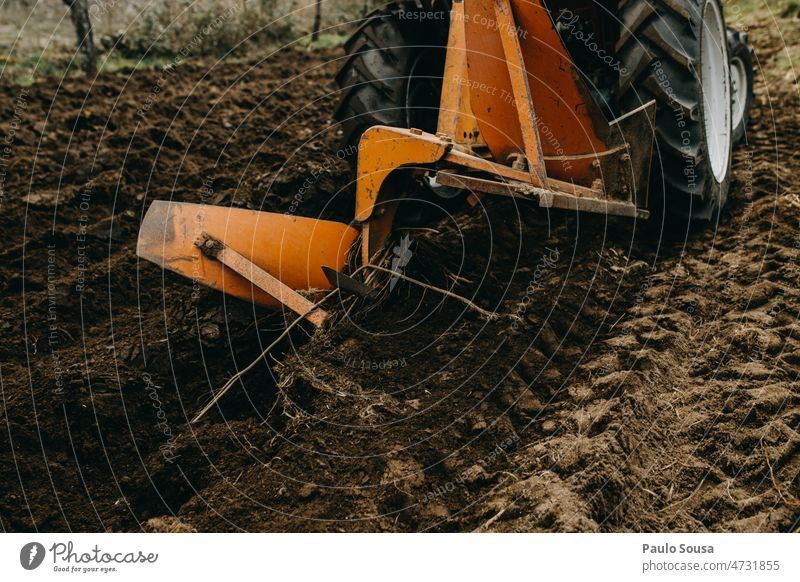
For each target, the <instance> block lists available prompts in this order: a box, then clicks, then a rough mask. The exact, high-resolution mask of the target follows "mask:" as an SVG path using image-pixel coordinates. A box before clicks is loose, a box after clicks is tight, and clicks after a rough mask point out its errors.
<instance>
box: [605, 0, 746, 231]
mask: <svg viewBox="0 0 800 582" xmlns="http://www.w3.org/2000/svg"><path fill="white" fill-rule="evenodd" d="M712 2H713V3H715V4H716V5H717V7H718V8H719V10H720V13H721V7H720V6H719V0H622V2H621V3H620V8H619V11H620V19H621V21H622V22H623V26H622V31H621V34H620V39H619V42H618V44H617V58H618V59H619V60H620V62H621V63H622V66H623V67H624V69H625V70H626V71H627V73H628V74H627V75H620V80H619V84H618V87H617V91H616V92H617V101H618V105H619V107H620V109H621V111H622V112H623V113H624V112H628V111H631V110H633V109H635V108H636V107H639V106H641V105H642V104H644V103H647V102H648V101H650V100H651V99H655V100H656V103H657V112H656V127H655V131H656V147H655V152H654V156H653V161H652V164H651V180H650V206H651V208H652V209H654V210H656V211H659V210H660V211H662V212H663V214H664V215H665V216H666V218H667V219H668V222H670V223H677V224H680V225H684V224H685V223H686V222H689V223H690V224H693V225H700V226H708V225H710V224H711V225H713V224H716V222H717V220H718V218H719V214H720V211H721V210H722V208H723V207H724V206H725V203H726V201H727V197H728V190H729V187H730V178H731V168H730V159H731V155H730V154H731V152H730V151H728V155H727V167H725V168H724V169H723V170H724V171H723V172H722V173H721V176H720V178H721V179H717V177H715V176H714V172H713V170H712V167H711V162H710V159H709V155H708V142H707V136H706V129H705V123H704V115H705V112H704V104H703V92H702V87H701V82H700V71H701V56H702V52H701V42H705V41H706V39H704V38H703V36H702V34H701V28H702V27H701V23H702V21H703V20H702V19H703V13H704V12H703V11H704V10H706V9H711V3H712ZM723 27H724V21H723ZM722 30H723V31H724V30H725V29H724V28H723V29H722ZM723 34H724V33H723ZM727 72H728V73H729V71H727ZM729 111H730V110H729ZM728 122H730V115H728ZM728 130H729V131H730V128H728Z"/></svg>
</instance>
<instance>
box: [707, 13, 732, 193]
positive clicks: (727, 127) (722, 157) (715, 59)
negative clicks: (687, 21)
mask: <svg viewBox="0 0 800 582" xmlns="http://www.w3.org/2000/svg"><path fill="white" fill-rule="evenodd" d="M700 84H701V85H702V91H703V125H704V129H705V134H706V143H707V147H708V158H709V162H710V164H711V171H712V172H713V174H714V178H716V180H717V182H722V181H723V180H724V179H725V174H726V173H727V171H728V165H729V162H730V153H731V67H730V65H729V64H728V41H727V37H726V34H725V23H724V21H723V19H722V12H721V10H720V7H719V4H718V3H717V2H715V1H713V0H706V3H705V6H704V7H703V23H702V30H701V31H700Z"/></svg>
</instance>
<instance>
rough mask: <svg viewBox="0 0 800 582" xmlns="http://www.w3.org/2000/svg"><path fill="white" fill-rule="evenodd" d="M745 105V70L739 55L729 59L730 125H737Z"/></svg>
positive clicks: (742, 115)
mask: <svg viewBox="0 0 800 582" xmlns="http://www.w3.org/2000/svg"><path fill="white" fill-rule="evenodd" d="M746 105H747V70H746V69H745V63H744V61H743V60H742V59H740V58H739V57H735V58H733V59H731V125H732V126H733V127H739V125H740V124H741V123H742V118H744V108H745V106H746Z"/></svg>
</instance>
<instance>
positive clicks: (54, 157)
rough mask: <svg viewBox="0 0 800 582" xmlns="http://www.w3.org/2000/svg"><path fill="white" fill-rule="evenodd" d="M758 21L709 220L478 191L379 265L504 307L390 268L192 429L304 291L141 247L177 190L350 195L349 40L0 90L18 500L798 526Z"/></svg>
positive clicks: (407, 523) (780, 162)
mask: <svg viewBox="0 0 800 582" xmlns="http://www.w3.org/2000/svg"><path fill="white" fill-rule="evenodd" d="M750 38H751V41H752V42H753V43H754V45H755V49H756V53H757V55H759V58H760V59H761V60H760V65H761V67H762V68H759V72H758V79H757V88H756V102H755V104H754V110H753V122H752V125H751V126H750V127H749V128H748V134H747V140H746V143H744V144H742V145H740V146H739V148H738V149H737V152H736V154H735V161H734V167H735V176H736V178H735V181H734V184H733V186H732V189H731V196H730V204H729V208H728V210H727V211H726V212H725V214H724V215H723V218H722V222H721V224H720V225H719V227H718V228H717V229H716V230H709V231H704V232H692V233H689V234H687V235H686V236H683V237H681V236H678V237H676V236H675V235H674V233H672V234H670V236H665V235H664V233H663V232H662V229H661V226H660V225H659V224H658V223H657V222H643V221H639V222H637V223H635V224H634V223H632V222H629V221H626V220H612V219H608V218H605V217H602V216H587V215H580V216H575V215H572V214H569V213H563V212H551V213H547V212H545V211H543V210H540V209H537V208H534V207H528V206H524V205H517V204H515V203H514V202H513V201H510V200H504V199H495V200H490V199H484V201H483V202H482V203H481V204H479V205H477V206H474V207H465V208H463V209H460V210H459V211H458V212H457V213H455V214H453V215H452V216H450V217H449V218H448V219H447V220H444V221H442V222H441V223H440V224H434V225H432V227H431V229H427V230H414V231H405V232H400V233H398V237H399V240H398V242H397V249H396V250H395V249H389V263H390V266H391V261H392V259H394V260H395V266H396V267H398V268H403V269H404V272H405V274H406V275H407V276H410V277H413V278H416V279H421V280H424V281H427V282H428V283H429V284H431V285H435V286H438V287H446V288H449V289H451V290H452V291H453V292H455V293H458V294H459V295H461V296H463V297H465V298H468V299H469V300H471V301H472V302H473V303H474V304H476V305H478V306H480V307H481V308H482V309H484V310H487V311H490V312H494V313H496V314H497V316H496V317H494V318H487V317H485V316H484V315H482V314H481V313H479V312H478V311H476V310H473V309H470V308H469V307H467V306H466V305H465V304H464V303H462V302H459V301H456V300H453V299H447V298H443V297H442V296H441V295H438V294H436V293H435V292H433V291H431V290H428V289H423V288H420V287H419V286H416V285H412V284H410V283H408V282H407V281H404V280H400V281H397V282H396V284H393V286H392V289H391V292H388V289H387V290H386V292H384V293H383V295H382V296H381V298H380V300H379V301H377V302H372V303H370V302H366V301H360V302H355V301H353V300H348V301H347V302H345V303H342V304H338V305H337V306H336V307H335V311H336V314H337V322H336V323H335V324H334V325H330V326H329V327H328V328H326V329H324V330H323V331H321V332H319V333H317V334H316V335H314V336H313V337H312V336H311V334H310V333H309V331H308V330H300V331H298V333H295V334H293V335H292V336H291V338H290V340H288V341H286V342H284V343H283V345H281V346H279V348H278V349H277V350H275V351H274V352H273V354H271V355H270V356H269V357H267V358H265V359H263V360H262V361H261V363H260V364H259V366H258V367H257V368H255V369H254V370H253V371H252V372H250V373H249V374H248V375H247V376H246V377H245V378H244V380H243V382H242V383H240V384H238V385H237V386H236V387H234V389H233V390H232V391H231V392H230V393H229V394H228V395H226V396H225V397H224V398H223V399H222V401H221V406H220V407H219V408H214V409H213V410H212V411H211V412H210V413H209V414H208V415H207V416H206V417H205V418H204V419H203V420H202V421H200V422H199V423H197V424H194V425H191V424H189V422H188V420H189V419H190V418H192V417H193V416H194V414H196V413H197V411H198V410H199V409H200V408H201V407H202V406H203V405H204V404H205V403H206V402H208V400H209V399H210V398H211V396H212V395H213V393H214V392H215V391H216V390H218V389H219V387H220V386H221V385H222V384H223V383H224V382H225V381H226V380H227V379H228V378H229V377H230V376H231V375H232V374H233V373H235V372H236V371H237V370H238V369H241V368H243V367H245V366H247V365H248V364H249V363H250V362H251V361H252V360H253V359H254V358H256V357H257V356H258V354H259V353H261V351H262V349H263V348H264V347H265V346H266V345H267V344H268V343H269V342H270V341H272V339H273V338H275V337H276V335H277V333H279V331H280V330H281V329H282V328H283V327H284V325H285V322H286V321H287V320H288V319H290V317H289V315H288V314H286V315H284V314H274V313H269V312H262V311H260V310H258V309H255V308H253V307H252V306H250V305H248V304H245V303H241V302H238V301H235V300H230V299H227V300H226V299H225V298H224V297H223V296H222V295H220V294H218V293H215V292H212V291H209V290H205V289H199V288H198V289H195V288H193V286H192V283H191V281H188V280H184V279H181V278H179V277H177V276H173V275H172V274H169V273H164V272H163V271H162V270H161V269H159V268H157V267H155V266H153V265H150V264H149V263H145V262H142V261H139V260H137V258H136V255H135V246H136V236H137V230H138V225H139V223H140V221H141V218H142V216H143V213H144V211H145V210H146V208H147V206H148V204H149V203H150V202H151V201H152V200H153V199H157V198H161V199H173V200H177V201H185V202H187V201H191V202H201V201H202V202H206V203H209V204H218V205H231V204H232V205H235V206H242V207H248V208H254V209H259V210H266V211H275V212H293V213H297V214H298V215H303V216H315V217H316V216H322V217H324V218H329V219H339V220H348V219H350V218H351V217H352V195H351V193H350V188H349V185H350V184H349V180H350V179H349V176H348V168H347V164H346V163H344V162H342V161H341V159H340V158H341V157H342V156H341V155H337V153H341V152H337V150H338V148H339V145H338V143H339V142H338V139H339V136H338V135H337V128H336V127H335V126H334V125H332V124H331V122H330V121H329V119H330V115H331V111H332V108H333V106H334V104H335V101H336V94H335V93H333V92H332V91H333V90H332V78H333V75H334V73H335V70H336V68H337V59H339V58H340V54H339V53H338V52H335V51H331V52H305V51H293V50H289V51H282V52H280V53H278V54H276V55H274V56H272V57H270V58H269V59H267V60H263V61H261V60H259V61H255V60H253V61H249V62H243V63H241V62H240V63H219V64H206V65H204V66H200V65H197V64H181V65H180V66H178V67H177V68H176V69H175V70H174V71H173V72H170V73H162V72H160V71H123V72H120V73H116V74H113V75H103V76H101V77H100V78H99V79H98V80H97V81H96V82H95V83H94V84H89V83H87V82H86V81H85V80H81V79H70V80H65V81H64V82H63V83H60V84H59V83H57V82H55V81H52V80H49V81H41V82H38V83H36V84H34V85H33V86H31V87H28V88H22V87H19V86H16V85H9V84H5V85H1V86H0V90H2V94H3V102H4V103H5V104H9V103H10V104H11V105H12V106H11V107H9V106H7V105H6V106H4V107H3V108H2V109H0V127H2V128H3V132H4V135H5V136H6V143H5V145H7V146H8V148H7V149H6V150H5V153H4V154H3V156H4V157H3V158H2V161H3V165H2V166H0V170H5V172H6V173H5V175H3V174H0V178H2V179H3V183H2V185H3V198H2V200H1V202H2V206H1V207H0V232H2V233H3V243H2V246H1V247H0V288H2V298H1V299H0V313H2V323H1V324H0V338H1V339H0V386H1V387H2V392H1V393H0V395H1V396H2V398H1V399H0V406H1V408H0V429H1V430H0V526H2V529H3V530H4V531H31V530H39V531H63V530H73V531H97V530H112V531H138V530H141V529H144V530H148V531H192V530H198V531H218V530H225V531H227V530H234V531H236V530H248V531H422V530H433V531H471V530H489V531H668V530H669V531H671V530H675V531H708V530H710V531H791V530H795V529H797V527H798V516H799V515H800V502H799V501H798V495H799V494H800V490H799V488H798V471H800V454H799V453H800V434H799V433H798V422H800V384H799V383H798V380H799V378H798V373H799V372H800V320H799V319H798V318H799V317H800V291H799V290H798V284H800V197H798V192H800V155H798V153H797V151H796V150H797V146H798V143H800V118H798V115H797V105H798V93H797V86H796V84H795V83H794V80H793V77H792V78H790V77H788V76H787V77H783V76H782V75H779V74H775V71H773V70H772V69H769V67H770V66H772V65H771V64H770V63H773V62H774V59H775V58H776V55H777V54H778V53H779V51H780V50H782V47H783V46H784V44H783V43H790V42H791V41H790V39H788V38H787V37H786V36H784V37H783V38H782V37H781V35H780V31H779V28H777V27H776V25H775V23H774V22H770V23H769V24H767V23H766V22H765V23H764V24H763V25H761V26H755V27H753V28H752V29H751V31H750ZM794 40H795V41H797V40H798V39H797V38H795V39H794ZM9 136H10V139H9ZM0 153H3V151H2V150H0ZM402 237H407V238H405V239H404V240H405V241H406V243H403V242H402V241H403V238H402ZM404 244H407V246H408V250H407V252H404V248H401V247H402V246H403V245H404Z"/></svg>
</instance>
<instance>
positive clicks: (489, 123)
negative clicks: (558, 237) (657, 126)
mask: <svg viewBox="0 0 800 582" xmlns="http://www.w3.org/2000/svg"><path fill="white" fill-rule="evenodd" d="M654 108H655V104H654V103H653V102H651V103H649V104H647V105H645V106H643V107H641V108H639V109H638V110H636V111H634V112H632V113H630V114H628V115H627V116H625V121H624V123H621V122H619V121H620V120H616V121H614V122H612V123H608V122H607V121H606V119H605V118H604V117H603V115H602V114H601V112H600V111H599V108H598V107H597V105H596V103H595V102H594V100H593V98H592V97H591V96H590V95H589V92H588V90H587V88H586V87H585V85H584V83H583V81H582V80H581V79H580V76H579V73H578V71H577V70H576V69H575V67H574V65H573V64H572V62H571V60H570V58H569V55H568V53H567V50H566V48H565V47H564V44H563V43H562V41H561V38H560V37H559V35H558V32H557V31H556V29H555V25H554V24H553V21H552V19H551V18H550V14H549V12H548V11H547V9H546V8H545V7H544V6H543V5H542V3H541V0H490V1H488V2H487V1H485V0H454V2H453V6H452V12H451V18H450V34H449V39H448V47H447V57H446V61H445V70H444V79H443V85H442V97H441V102H440V108H439V122H438V128H437V134H436V135H433V134H430V133H426V132H423V131H421V130H418V129H402V128H394V127H385V126H375V127H371V128H369V129H368V130H367V131H366V132H364V134H363V136H362V138H361V143H360V147H359V157H358V166H357V168H358V170H357V172H358V176H357V184H356V221H357V222H359V223H361V225H362V229H363V234H364V236H363V244H362V261H363V262H364V263H367V262H369V261H370V260H371V259H372V258H374V256H375V253H376V252H378V251H379V250H380V249H381V248H382V247H383V245H384V243H385V241H386V238H387V237H388V236H389V234H390V232H391V222H392V219H393V216H394V210H395V208H396V204H397V201H398V197H399V193H397V192H395V191H394V190H395V188H393V187H392V180H391V179H390V177H391V176H392V175H394V173H395V171H396V170H398V169H404V170H406V171H410V172H412V173H435V172H436V171H437V170H439V169H442V170H444V169H447V170H448V171H450V170H452V169H453V168H454V167H455V168H460V170H461V171H463V172H466V173H468V174H474V173H479V174H484V175H485V174H488V175H489V176H490V177H492V178H494V179H499V180H501V181H503V182H513V183H517V184H520V185H522V187H521V188H517V190H518V191H519V192H520V195H521V196H522V197H525V196H528V197H531V198H538V199H539V203H540V205H541V206H557V207H560V208H573V209H581V210H589V211H594V212H605V213H613V214H621V215H625V216H640V217H644V216H646V215H647V212H646V211H645V210H643V209H642V208H640V207H639V206H637V197H636V191H637V190H641V189H642V188H640V187H637V186H638V185H639V184H642V185H643V184H644V183H645V182H646V180H647V174H649V160H650V157H651V156H652V147H653V142H652V132H651V129H650V128H651V125H652V120H653V114H654ZM623 130H624V131H623ZM626 132H627V133H629V134H631V135H634V136H635V137H636V138H637V140H638V141H635V142H633V143H635V144H636V145H635V147H632V146H630V145H629V144H628V143H627V141H626V139H625V135H624V134H625V133H626ZM542 135H545V136H547V139H546V140H542ZM647 136H649V141H648V138H647ZM482 150H488V156H487V155H486V154H484V153H483V152H482ZM478 152H481V153H480V154H479V153H478ZM471 183H473V184H482V183H485V182H480V181H478V182H475V181H473V182H471ZM489 190H492V192H489V193H495V192H494V191H495V190H496V188H489ZM542 194H546V195H544V196H543V195H542ZM577 199H581V200H577ZM554 200H556V201H557V203H556V204H554V203H553V201H554Z"/></svg>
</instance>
